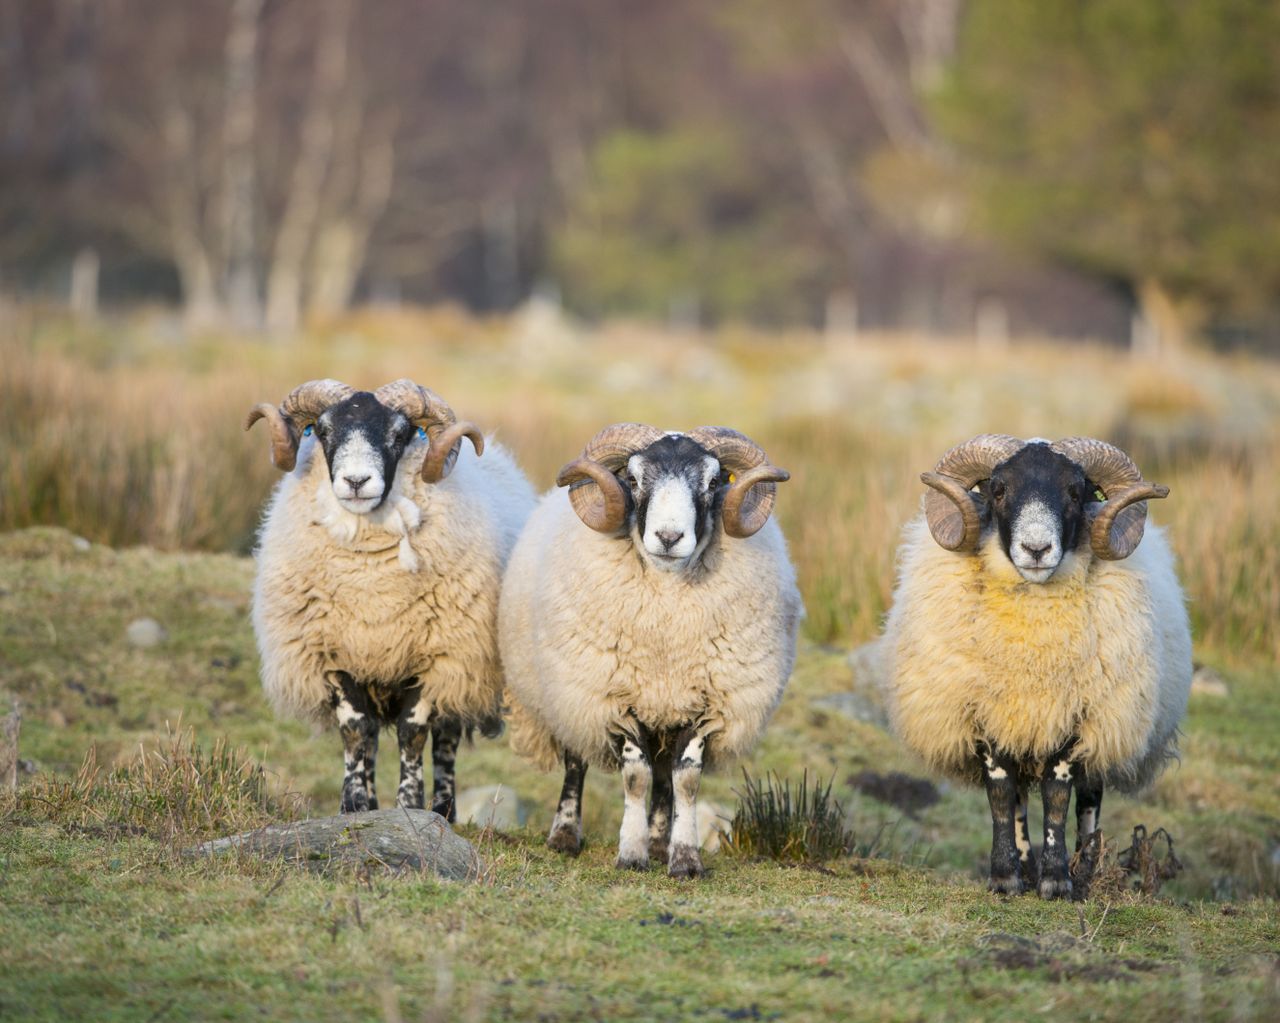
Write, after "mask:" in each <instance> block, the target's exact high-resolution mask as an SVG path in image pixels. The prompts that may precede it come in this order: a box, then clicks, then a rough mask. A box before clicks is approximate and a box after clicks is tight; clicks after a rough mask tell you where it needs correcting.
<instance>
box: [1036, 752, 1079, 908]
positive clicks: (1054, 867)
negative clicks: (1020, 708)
mask: <svg viewBox="0 0 1280 1023" xmlns="http://www.w3.org/2000/svg"><path fill="white" fill-rule="evenodd" d="M1070 750H1071V744H1068V745H1066V746H1063V747H1062V749H1060V750H1058V752H1056V753H1055V754H1053V756H1051V757H1049V759H1048V760H1047V761H1046V762H1045V765H1044V773H1043V774H1041V776H1040V795H1041V796H1042V797H1043V799H1044V851H1043V852H1042V854H1041V857H1040V898H1042V899H1066V898H1070V897H1071V877H1070V875H1069V873H1068V871H1067V810H1068V808H1069V807H1070V805H1071V775H1072V765H1071V756H1070Z"/></svg>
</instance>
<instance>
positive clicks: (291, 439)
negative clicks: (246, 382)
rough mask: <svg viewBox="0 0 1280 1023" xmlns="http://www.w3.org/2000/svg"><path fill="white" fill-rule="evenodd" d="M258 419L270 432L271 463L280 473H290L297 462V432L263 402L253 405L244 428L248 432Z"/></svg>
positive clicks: (285, 419)
mask: <svg viewBox="0 0 1280 1023" xmlns="http://www.w3.org/2000/svg"><path fill="white" fill-rule="evenodd" d="M259 419H265V420H266V421H267V426H268V427H269V428H270V430H271V461H272V463H273V464H274V465H275V467H276V468H277V469H279V470H280V471H281V472H292V471H293V467H294V466H295V465H296V464H297V462H298V431H297V428H296V427H295V426H294V425H293V420H291V419H289V418H288V417H287V416H286V415H285V414H284V413H283V412H281V411H280V410H279V409H278V408H276V406H274V405H269V404H267V403H266V402H263V403H262V404H260V405H255V406H254V407H253V408H251V409H250V410H249V414H248V415H247V416H245V420H244V428H245V429H246V430H248V429H249V428H250V427H252V426H253V424H254V423H256V422H257V421H258V420H259Z"/></svg>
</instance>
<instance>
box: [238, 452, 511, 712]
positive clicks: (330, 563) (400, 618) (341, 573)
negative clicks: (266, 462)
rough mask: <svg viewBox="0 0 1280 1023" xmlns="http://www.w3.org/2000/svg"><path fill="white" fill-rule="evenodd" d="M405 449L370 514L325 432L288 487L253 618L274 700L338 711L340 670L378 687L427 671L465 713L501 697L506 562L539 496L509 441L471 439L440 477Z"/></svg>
mask: <svg viewBox="0 0 1280 1023" xmlns="http://www.w3.org/2000/svg"><path fill="white" fill-rule="evenodd" d="M426 450H427V445H426V443H425V442H421V441H415V442H413V443H412V444H411V445H410V446H409V448H407V449H406V450H405V453H404V455H403V457H402V458H401V460H400V464H399V465H398V467H397V469H396V476H395V480H394V481H393V483H392V487H391V492H390V493H389V494H388V497H387V500H386V501H385V502H384V504H383V505H382V506H381V507H380V508H379V509H378V510H377V511H375V512H373V513H370V514H368V515H364V516H360V515H354V514H352V513H350V512H347V511H346V510H345V509H343V508H342V507H341V505H339V504H338V501H337V499H336V497H335V496H334V494H333V488H332V486H331V485H330V481H329V473H328V466H327V465H326V463H325V459H324V456H323V454H322V453H321V451H320V449H319V446H318V445H317V444H316V443H315V441H314V440H311V439H308V440H305V441H304V442H303V445H302V448H301V449H300V451H299V457H298V465H297V467H296V469H295V470H294V471H293V472H292V473H290V474H288V475H287V476H285V477H284V478H283V479H282V480H281V481H280V483H279V484H278V485H277V487H276V490H275V492H274V494H273V496H272V498H271V501H270V503H269V505H268V507H267V511H266V514H265V517H264V520H263V524H262V530H261V533H260V537H259V547H258V550H257V554H256V557H257V563H258V572H257V579H256V581H255V584H254V595H253V624H254V631H255V632H256V634H257V638H258V650H259V653H260V654H261V658H262V684H263V688H264V689H265V690H266V693H267V696H268V697H269V698H270V700H271V702H272V704H273V705H274V706H275V708H276V710H277V711H279V712H281V713H284V714H289V715H292V716H296V717H301V718H306V719H311V720H317V721H326V722H329V721H332V720H333V711H332V710H331V708H330V705H329V698H330V694H331V692H332V689H331V681H330V680H331V679H332V677H333V676H334V673H336V672H346V673H348V674H349V675H351V676H352V678H354V679H356V680H357V681H359V682H362V683H365V684H367V685H370V686H371V687H372V688H373V691H374V695H375V698H376V696H377V691H378V689H379V688H385V689H387V690H391V689H394V688H396V687H398V686H400V685H401V684H402V683H404V682H406V681H408V680H410V679H414V678H416V679H417V680H418V682H420V683H421V685H422V687H423V691H424V693H425V694H426V695H427V697H428V698H429V699H430V701H431V702H432V704H433V709H434V710H435V711H436V712H439V713H441V714H444V715H448V716H454V717H457V718H459V719H461V720H462V721H464V722H467V723H471V724H474V723H477V722H479V720H480V719H482V718H484V717H487V716H492V715H494V714H496V713H497V711H498V709H499V706H500V704H501V697H502V672H501V667H500V663H499V660H498V652H497V639H496V625H497V604H498V593H499V589H500V586H501V580H502V571H503V568H504V566H505V564H506V561H507V558H508V557H509V556H510V553H511V550H512V548H513V547H514V545H515V541H516V537H517V535H518V534H519V531H520V527H521V526H522V524H523V522H524V519H525V518H526V517H527V515H528V512H529V510H530V508H532V506H533V502H534V494H533V490H532V488H531V487H530V486H529V483H528V481H527V480H526V479H525V478H524V474H523V473H521V471H520V470H519V469H518V468H517V467H516V465H515V463H514V462H513V461H512V459H511V457H510V456H509V455H508V454H507V453H506V451H505V450H503V449H502V447H501V446H500V445H497V444H493V443H490V444H489V445H488V446H487V447H486V453H485V456H484V457H483V458H477V457H475V455H474V454H472V453H471V452H470V449H469V448H467V447H466V446H465V445H464V447H463V451H462V453H461V455H460V456H459V458H458V462H457V465H456V466H455V468H454V470H453V472H452V473H451V474H450V475H449V476H448V477H447V478H445V479H444V480H443V481H441V482H440V483H435V484H429V483H424V482H423V481H422V479H421V477H420V475H419V469H420V467H421V465H422V459H423V457H424V455H425V454H426Z"/></svg>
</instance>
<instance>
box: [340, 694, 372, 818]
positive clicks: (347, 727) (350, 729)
mask: <svg viewBox="0 0 1280 1023" xmlns="http://www.w3.org/2000/svg"><path fill="white" fill-rule="evenodd" d="M334 681H335V689H334V692H333V697H332V702H333V709H334V713H335V714H336V715H337V718H338V733H339V734H340V735H341V736H342V766H343V775H342V801H341V803H340V804H339V810H340V812H342V813H358V812H360V811H362V810H376V809H377V808H378V796H377V793H376V792H375V791H374V787H373V782H374V767H375V765H376V764H377V759H378V718H377V715H376V713H375V710H374V707H373V702H372V701H371V700H370V699H369V693H368V691H367V690H366V689H365V687H364V686H362V685H359V684H358V683H356V682H355V681H353V680H352V678H351V676H350V675H347V674H346V673H345V672H339V673H338V674H337V675H336V677H335V680H334Z"/></svg>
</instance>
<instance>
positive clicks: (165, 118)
mask: <svg viewBox="0 0 1280 1023" xmlns="http://www.w3.org/2000/svg"><path fill="white" fill-rule="evenodd" d="M1278 40H1280V9H1278V8H1277V7H1276V5H1275V4H1274V3H1272V2H1269V0H1194V2H1190V0H1186V2H1176V3H1164V2H1160V0H1125V2H1124V3H1083V4H1082V3H1077V2H1072V0H1045V2H1043V3H1026V2H1022V0H792V2H789V3H786V4H780V3H777V2H775V0H713V2H708V3H690V2H687V0H648V2H646V3H644V4H634V3H626V2H623V0H541V2H539V3H537V4H528V3H521V2H517V0H492V2H489V3H485V4H457V3H450V2H448V0H380V2H379V3H377V4H357V3H356V2H355V0H200V2H198V3H183V4H174V3H171V2H169V0H0V293H3V294H4V295H7V296H8V297H9V299H10V300H16V299H23V298H28V297H31V296H35V297H37V298H39V299H42V300H50V299H53V300H57V301H70V302H71V304H72V305H73V306H74V307H75V308H77V309H79V310H82V311H83V310H93V309H96V308H98V303H99V298H100V300H101V303H102V304H103V305H106V306H121V305H130V304H134V303H137V302H140V301H145V302H155V301H161V302H164V303H168V304H171V305H172V306H174V307H176V308H179V309H180V310H181V312H182V325H185V327H187V328H198V329H224V328H226V327H227V326H232V327H235V328H239V329H247V330H252V331H265V332H266V333H267V334H268V335H269V336H273V337H280V336H287V335H289V334H291V333H293V332H295V331H297V330H299V329H301V328H302V327H303V325H304V324H305V323H306V322H307V321H308V319H309V318H310V319H312V320H314V319H315V318H317V317H320V318H322V317H325V316H332V315H334V314H335V313H338V312H340V311H341V310H343V309H345V308H346V307H348V306H349V305H351V304H352V303H368V302H372V303H377V304H383V305H390V304H399V303H414V304H424V303H429V304H436V303H440V302H456V303H460V304H462V305H464V306H466V307H468V308H470V309H472V310H474V311H480V312H492V311H506V310H510V309H512V308H515V307H517V306H519V305H520V304H521V303H523V302H524V301H526V300H527V299H528V298H529V297H530V296H531V295H538V296H541V297H542V298H543V299H544V300H547V301H555V302H561V303H563V305H564V306H565V308H566V309H567V310H568V311H569V312H571V313H574V314H577V315H580V316H585V317H589V318H592V319H602V318H605V317H609V316H616V315H639V316H644V317H649V318H658V319H664V320H667V321H669V322H674V323H677V324H680V325H688V324H697V325H702V326H714V325H717V324H722V323H725V322H729V321H742V322H748V323H752V324H757V325H784V324H785V325H804V326H809V327H825V328H827V329H828V330H831V331H832V332H837V333H846V334H847V333H851V332H853V331H856V330H859V329H885V328H892V329H909V330H925V331H931V332H934V333H943V334H956V335H973V334H978V335H980V336H986V337H991V338H995V339H997V340H999V339H1003V338H1005V337H1008V336H1025V335H1040V336H1046V335H1049V336H1059V337H1071V338H1081V337H1089V338H1094V339H1101V340H1105V341H1109V342H1112V343H1117V344H1127V345H1132V346H1135V347H1137V348H1139V349H1144V350H1147V349H1149V350H1156V351H1164V350H1167V349H1170V348H1177V347H1180V346H1182V345H1184V344H1187V343H1194V342H1195V341H1197V340H1204V339H1206V338H1207V339H1209V340H1210V341H1213V342H1215V343H1218V344H1247V345H1251V346H1253V347H1261V348H1267V349H1270V350H1273V351H1274V350H1275V349H1276V348H1277V347H1280V298H1278V296H1280V230H1277V228H1278V227H1280V224H1277V218H1280V195H1278V194H1277V193H1278V191H1280V184H1278V183H1277V182H1278V181H1280V175H1277V174H1276V173H1275V168H1276V167H1277V166H1280V159H1278V158H1280V152H1278V151H1277V150H1278V149H1280V70H1278V69H1280V59H1277V58H1278V56H1280V54H1278V52H1277V47H1278V46H1280V43H1278Z"/></svg>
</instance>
